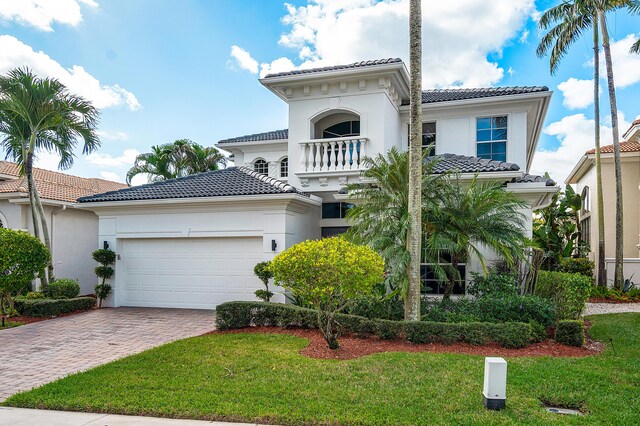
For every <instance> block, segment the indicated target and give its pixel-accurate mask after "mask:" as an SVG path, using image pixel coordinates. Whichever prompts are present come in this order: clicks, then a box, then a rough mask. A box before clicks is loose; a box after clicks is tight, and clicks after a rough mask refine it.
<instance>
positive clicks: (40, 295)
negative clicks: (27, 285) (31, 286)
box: [23, 291, 46, 300]
mask: <svg viewBox="0 0 640 426" xmlns="http://www.w3.org/2000/svg"><path fill="white" fill-rule="evenodd" d="M23 297H24V298H25V299H30V300H33V299H44V298H45V297H46V296H45V295H44V293H43V292H41V291H30V292H29V293H27V294H25V295H24V296H23Z"/></svg>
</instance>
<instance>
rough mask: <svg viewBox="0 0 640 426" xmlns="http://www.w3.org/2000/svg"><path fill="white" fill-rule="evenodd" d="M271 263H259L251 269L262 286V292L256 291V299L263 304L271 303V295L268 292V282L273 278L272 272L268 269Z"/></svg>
mask: <svg viewBox="0 0 640 426" xmlns="http://www.w3.org/2000/svg"><path fill="white" fill-rule="evenodd" d="M270 264H271V262H260V263H258V264H256V266H254V268H253V273H254V274H255V275H256V277H258V278H259V279H260V281H262V284H264V288H265V289H264V290H256V292H255V295H256V297H257V298H258V299H261V300H263V301H265V302H269V301H271V297H272V296H273V293H272V292H270V291H269V280H270V279H271V278H273V272H271V269H269V266H270Z"/></svg>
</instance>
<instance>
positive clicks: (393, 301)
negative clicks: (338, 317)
mask: <svg viewBox="0 0 640 426" xmlns="http://www.w3.org/2000/svg"><path fill="white" fill-rule="evenodd" d="M346 312H347V313H349V314H351V315H358V316H361V317H367V318H369V319H386V320H394V321H400V320H402V319H403V317H404V306H403V303H402V300H400V298H398V297H395V296H394V297H383V296H367V297H358V298H356V299H353V300H352V301H351V302H349V305H348V307H347V310H346Z"/></svg>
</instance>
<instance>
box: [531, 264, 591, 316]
mask: <svg viewBox="0 0 640 426" xmlns="http://www.w3.org/2000/svg"><path fill="white" fill-rule="evenodd" d="M591 287H592V279H591V278H589V277H586V276H584V275H581V274H569V273H565V272H551V271H540V273H539V275H538V284H537V286H536V295H539V296H541V297H544V298H545V299H547V300H549V301H551V302H552V303H553V304H554V305H555V308H556V313H557V317H558V318H559V319H579V318H580V317H581V315H582V313H583V312H584V309H585V307H586V303H587V300H588V299H589V296H590V294H591Z"/></svg>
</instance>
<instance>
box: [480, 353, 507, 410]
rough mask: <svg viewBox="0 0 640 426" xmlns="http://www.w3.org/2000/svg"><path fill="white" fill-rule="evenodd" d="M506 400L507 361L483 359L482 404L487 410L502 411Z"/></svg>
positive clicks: (491, 358)
mask: <svg viewBox="0 0 640 426" xmlns="http://www.w3.org/2000/svg"><path fill="white" fill-rule="evenodd" d="M506 400H507V361H505V360H504V358H499V357H486V358H485V359H484V388H483V390H482V403H483V404H484V406H485V408H487V409H488V410H502V409H503V408H504V407H505V406H506Z"/></svg>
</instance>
